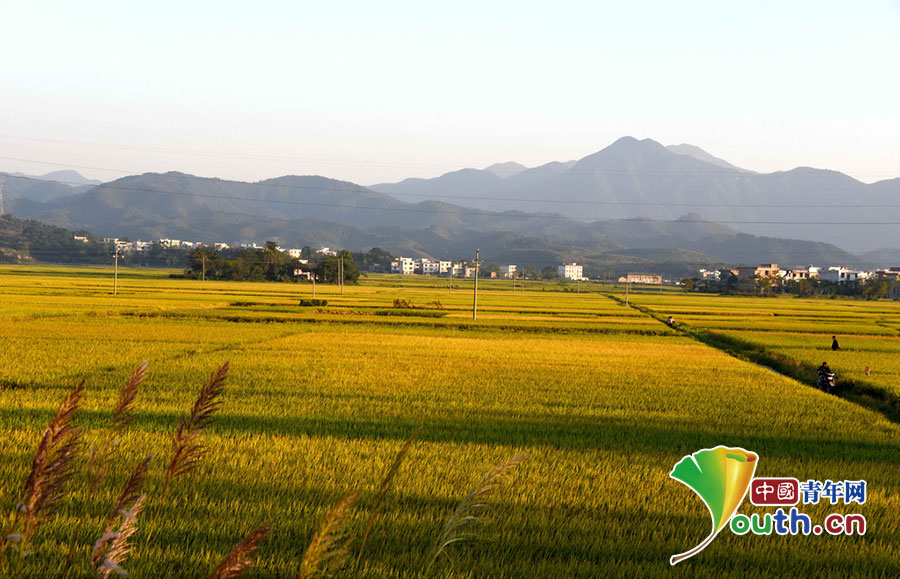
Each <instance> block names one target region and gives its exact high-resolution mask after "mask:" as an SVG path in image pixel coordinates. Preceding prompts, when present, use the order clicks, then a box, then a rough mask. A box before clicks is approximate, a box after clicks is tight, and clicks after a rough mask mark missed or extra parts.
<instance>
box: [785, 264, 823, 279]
mask: <svg viewBox="0 0 900 579" xmlns="http://www.w3.org/2000/svg"><path fill="white" fill-rule="evenodd" d="M818 275H819V268H818V267H815V266H813V265H811V266H809V267H794V268H791V269H787V270H785V272H784V281H804V280H810V279H813V278H815V277H817V276H818Z"/></svg>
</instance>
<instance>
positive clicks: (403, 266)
mask: <svg viewBox="0 0 900 579" xmlns="http://www.w3.org/2000/svg"><path fill="white" fill-rule="evenodd" d="M415 271H416V260H414V259H412V258H411V257H398V258H397V259H395V260H394V261H392V262H391V273H400V274H403V275H412V274H413V273H415Z"/></svg>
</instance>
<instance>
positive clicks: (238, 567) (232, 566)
mask: <svg viewBox="0 0 900 579" xmlns="http://www.w3.org/2000/svg"><path fill="white" fill-rule="evenodd" d="M271 529H272V524H271V523H266V524H265V525H262V526H261V527H257V528H256V529H254V530H253V531H251V532H250V534H249V535H247V536H246V537H244V540H243V541H241V542H240V543H238V544H237V545H235V546H234V548H233V549H231V552H230V553H228V556H227V557H225V559H223V560H222V562H221V563H219V566H218V567H216V568H215V569H213V572H212V574H211V575H210V576H209V579H234V578H235V577H237V576H239V575H240V574H241V573H243V572H244V570H245V569H246V568H247V567H249V566H250V564H251V563H252V561H253V555H255V554H256V551H257V549H259V546H260V544H261V543H262V542H263V540H264V539H265V538H266V535H268V534H269V531H270V530H271Z"/></svg>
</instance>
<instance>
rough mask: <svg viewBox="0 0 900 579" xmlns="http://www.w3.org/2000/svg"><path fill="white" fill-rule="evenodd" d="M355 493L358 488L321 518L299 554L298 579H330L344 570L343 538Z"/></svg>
mask: <svg viewBox="0 0 900 579" xmlns="http://www.w3.org/2000/svg"><path fill="white" fill-rule="evenodd" d="M359 492H360V491H359V489H356V490H353V491H351V492H350V493H349V494H347V495H346V496H345V497H344V498H342V499H341V500H340V502H338V504H336V505H335V506H334V507H333V508H332V509H331V510H330V511H329V512H328V514H327V515H325V518H324V519H323V520H322V524H321V526H320V527H319V530H318V531H316V534H315V535H314V536H313V538H312V541H310V543H309V547H307V549H306V553H305V554H304V555H303V562H302V563H301V564H300V573H299V574H298V575H297V577H298V578H299V579H309V578H310V577H314V576H316V575H320V576H324V577H332V576H333V575H334V574H335V573H337V572H338V571H340V570H341V568H343V567H344V565H345V564H346V562H347V557H348V555H349V550H348V545H347V543H346V541H345V540H344V539H345V535H346V532H347V524H348V523H349V522H350V515H351V513H352V512H353V506H354V505H355V504H356V500H357V499H358V498H359Z"/></svg>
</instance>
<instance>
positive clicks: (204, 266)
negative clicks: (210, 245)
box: [200, 253, 206, 282]
mask: <svg viewBox="0 0 900 579" xmlns="http://www.w3.org/2000/svg"><path fill="white" fill-rule="evenodd" d="M200 261H201V262H202V263H203V278H202V281H204V282H205V281H206V253H204V254H203V255H202V256H200Z"/></svg>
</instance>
